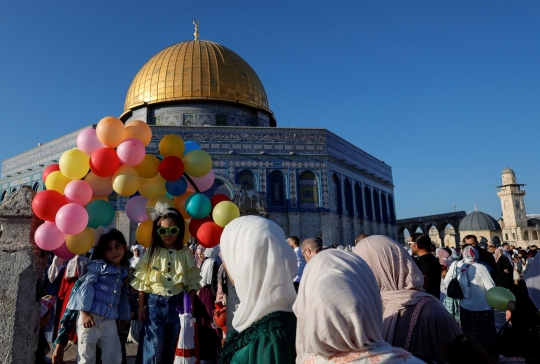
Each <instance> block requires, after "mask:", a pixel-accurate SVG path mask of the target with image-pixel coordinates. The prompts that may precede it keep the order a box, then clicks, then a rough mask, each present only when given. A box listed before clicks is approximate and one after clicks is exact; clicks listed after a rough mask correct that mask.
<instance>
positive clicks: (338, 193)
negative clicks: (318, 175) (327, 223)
mask: <svg viewBox="0 0 540 364" xmlns="http://www.w3.org/2000/svg"><path fill="white" fill-rule="evenodd" d="M332 184H333V185H334V199H335V201H336V212H337V213H338V215H341V214H342V213H343V201H342V200H341V199H342V195H341V183H340V181H339V178H338V176H337V175H335V174H334V175H333V176H332Z"/></svg>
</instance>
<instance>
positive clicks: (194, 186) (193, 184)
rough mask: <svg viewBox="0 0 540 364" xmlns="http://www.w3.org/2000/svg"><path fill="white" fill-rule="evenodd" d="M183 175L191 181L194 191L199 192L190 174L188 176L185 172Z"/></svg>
mask: <svg viewBox="0 0 540 364" xmlns="http://www.w3.org/2000/svg"><path fill="white" fill-rule="evenodd" d="M184 177H186V179H187V180H188V182H189V183H191V185H192V186H193V188H195V191H197V193H201V191H200V190H199V187H197V185H196V184H195V182H193V180H192V179H191V177H190V176H188V174H187V173H184Z"/></svg>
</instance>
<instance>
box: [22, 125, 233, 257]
mask: <svg viewBox="0 0 540 364" xmlns="http://www.w3.org/2000/svg"><path fill="white" fill-rule="evenodd" d="M151 139H152V131H151V129H150V127H149V126H148V125H147V124H146V123H145V122H143V121H140V120H133V121H130V122H128V123H126V124H125V125H124V124H123V123H122V121H121V120H119V119H117V118H115V117H112V116H108V117H105V118H103V119H101V120H100V121H99V123H98V124H97V127H96V129H85V130H83V131H81V132H80V133H79V135H78V137H77V148H73V149H71V150H68V151H66V152H64V153H63V154H62V156H61V157H60V160H59V163H58V164H52V165H49V166H48V167H46V168H45V170H44V171H43V181H45V187H46V190H45V191H41V192H39V193H38V194H37V195H36V196H35V198H34V201H33V203H32V208H33V210H34V213H35V214H36V216H37V217H39V218H40V219H42V220H45V223H44V224H43V225H41V226H40V227H39V228H38V229H37V230H36V233H35V241H36V244H37V245H38V246H39V247H40V248H42V249H44V250H52V251H54V252H55V253H57V255H59V256H61V257H66V258H67V257H69V256H73V255H74V254H84V253H86V252H87V251H88V250H89V249H90V248H91V247H92V245H93V244H94V234H93V231H92V229H97V228H98V227H99V226H109V225H110V224H111V223H112V221H113V220H114V216H115V212H114V208H113V206H112V205H111V204H110V203H109V200H108V196H109V195H110V194H111V193H113V191H114V192H116V193H117V194H118V195H121V196H126V197H127V196H133V197H131V198H130V200H129V201H128V203H127V206H126V214H127V216H128V218H129V219H130V220H131V221H134V222H136V223H138V224H139V227H138V228H137V232H136V238H137V240H138V242H139V243H140V244H141V245H143V246H145V247H148V246H149V245H150V241H151V232H152V221H151V220H150V218H149V217H150V215H149V214H150V213H149V210H148V208H150V207H155V205H156V203H157V202H158V201H159V202H162V203H168V204H169V205H170V206H174V207H175V208H177V209H178V210H179V211H180V212H181V213H182V215H183V217H184V220H185V224H186V236H185V239H184V241H185V242H187V241H188V240H189V238H190V234H188V233H187V232H188V231H189V232H190V233H191V235H193V236H195V237H197V238H199V235H200V238H199V240H200V242H201V244H203V245H205V246H210V245H212V246H215V245H217V244H219V236H220V235H221V231H222V230H223V227H224V226H225V225H226V224H227V223H229V222H230V221H231V220H232V219H234V218H236V217H238V216H240V213H239V210H238V207H237V206H236V205H235V204H234V203H232V202H230V201H229V199H228V197H227V196H224V195H216V196H214V197H213V198H212V200H210V199H209V198H208V197H206V195H204V194H202V193H201V192H204V191H206V190H208V189H210V187H212V185H213V183H214V179H215V176H214V172H213V170H212V159H211V157H210V155H209V154H208V153H207V152H205V151H203V150H201V148H200V146H199V145H198V144H197V143H195V142H192V141H187V142H184V141H183V140H182V138H180V137H179V136H177V135H174V134H171V135H166V136H164V137H163V138H162V139H161V141H160V143H159V151H160V154H161V156H162V159H161V160H160V159H158V158H157V157H155V156H153V155H151V154H146V146H147V145H148V144H149V143H150V141H151ZM134 195H136V196H134ZM223 196H224V197H223ZM210 215H211V216H212V218H213V219H211V218H210V217H209V216H210ZM190 220H191V221H190ZM203 220H204V221H203ZM200 221H203V222H204V223H211V224H208V225H205V224H203V223H202V222H201V223H200V224H199V226H197V224H198V223H199V222H200ZM203 225H204V226H203ZM195 226H197V228H196V229H195Z"/></svg>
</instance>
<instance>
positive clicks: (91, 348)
mask: <svg viewBox="0 0 540 364" xmlns="http://www.w3.org/2000/svg"><path fill="white" fill-rule="evenodd" d="M92 316H93V317H94V321H95V323H96V325H95V326H93V327H91V328H89V329H85V328H84V327H83V325H82V316H81V315H79V318H78V319H77V336H78V340H79V343H78V345H77V348H78V353H77V357H78V358H77V363H78V364H94V363H95V362H96V345H98V343H99V346H100V347H101V361H102V363H107V364H109V363H111V364H121V363H122V347H121V345H120V338H119V337H118V329H117V327H116V320H115V319H111V318H106V317H103V316H98V315H95V314H92Z"/></svg>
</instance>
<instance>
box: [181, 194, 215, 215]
mask: <svg viewBox="0 0 540 364" xmlns="http://www.w3.org/2000/svg"><path fill="white" fill-rule="evenodd" d="M189 197H191V198H190V199H189V201H186V212H187V213H188V215H189V216H191V217H192V218H194V219H202V218H205V217H207V216H208V215H209V214H210V212H211V211H212V202H210V199H209V198H208V197H207V196H206V195H204V194H202V193H195V194H193V195H192V196H189Z"/></svg>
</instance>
